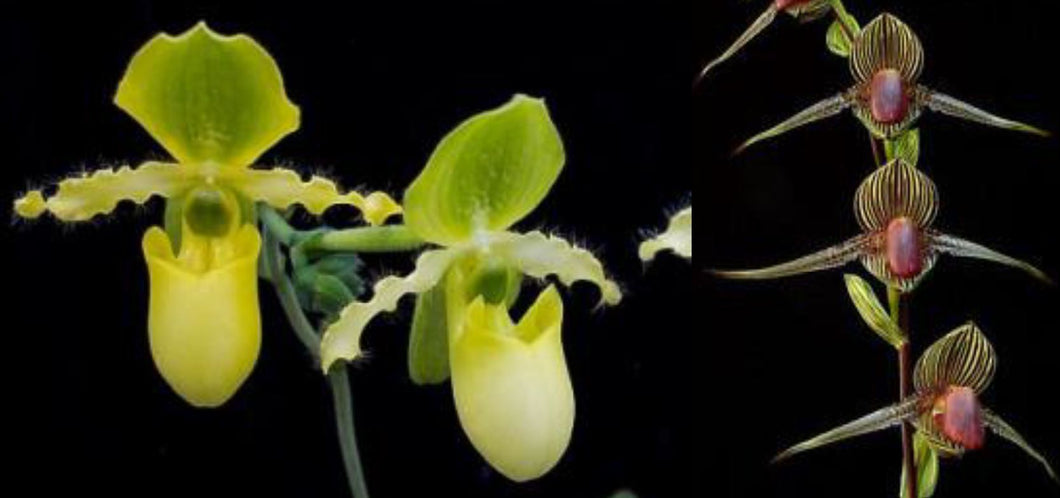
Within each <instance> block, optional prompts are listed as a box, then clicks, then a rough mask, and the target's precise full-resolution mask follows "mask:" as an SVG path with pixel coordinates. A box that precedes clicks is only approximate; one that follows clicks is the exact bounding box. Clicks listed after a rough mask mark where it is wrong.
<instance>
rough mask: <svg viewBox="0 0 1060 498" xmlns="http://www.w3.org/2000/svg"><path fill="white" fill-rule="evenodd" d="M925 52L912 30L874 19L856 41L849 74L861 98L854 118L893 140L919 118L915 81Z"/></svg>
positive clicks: (884, 17)
mask: <svg viewBox="0 0 1060 498" xmlns="http://www.w3.org/2000/svg"><path fill="white" fill-rule="evenodd" d="M923 68H924V48H923V46H921V44H920V40H919V39H917V36H916V34H915V33H913V30H911V29H909V27H908V26H906V25H905V24H904V23H903V22H902V21H900V20H898V18H896V17H894V16H892V15H890V14H882V15H880V16H879V17H877V18H876V19H874V20H873V21H872V22H871V23H869V25H868V26H865V29H863V30H862V31H861V33H860V34H859V35H858V36H857V38H856V39H855V40H854V45H853V48H852V49H851V56H850V71H851V73H853V75H854V79H855V80H857V85H856V86H855V88H856V89H857V90H856V92H855V93H857V94H858V95H859V96H860V99H859V102H858V103H859V105H858V106H856V107H855V110H854V114H855V115H856V116H857V117H858V118H859V119H861V121H862V122H864V123H865V125H866V126H867V127H868V128H869V129H870V130H872V132H873V133H874V134H875V135H877V136H881V137H883V138H892V137H894V136H896V135H897V134H899V133H901V132H902V131H904V130H905V129H906V128H908V127H909V125H910V124H912V122H913V121H915V120H916V119H917V117H919V115H920V106H919V105H916V104H917V103H916V102H915V100H916V96H917V95H918V94H917V92H916V80H917V79H918V78H919V77H920V73H921V71H923Z"/></svg>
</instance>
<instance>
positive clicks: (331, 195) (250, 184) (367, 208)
mask: <svg viewBox="0 0 1060 498" xmlns="http://www.w3.org/2000/svg"><path fill="white" fill-rule="evenodd" d="M224 174H226V172H223V173H222V175H224ZM227 174H228V175H229V176H227V177H223V178H224V181H225V182H227V183H228V184H229V185H232V186H233V187H234V188H236V189H238V190H239V191H240V192H242V193H243V195H245V196H247V197H249V198H251V199H252V200H255V201H264V202H266V203H267V204H269V205H270V206H273V207H276V208H279V209H284V208H286V207H288V206H291V205H292V204H301V205H303V206H305V208H306V210H308V211H309V212H310V213H313V214H320V213H323V212H324V211H325V210H326V209H327V208H329V207H331V206H336V205H349V206H354V207H356V208H357V209H360V210H361V212H362V213H364V219H365V220H366V221H368V223H369V224H372V225H379V224H381V223H383V222H384V221H386V219H387V218H388V217H390V216H392V215H395V214H398V213H401V206H400V205H398V203H396V202H394V200H393V199H391V198H390V196H389V195H387V194H385V193H383V192H372V193H371V194H369V195H368V196H362V195H361V194H359V193H357V192H355V191H352V190H351V191H349V192H346V193H340V192H339V189H338V187H337V186H336V185H335V182H333V181H331V180H328V179H327V178H321V177H319V176H313V177H311V178H309V180H308V181H302V178H301V176H299V175H298V173H296V172H294V171H291V170H289V169H284V168H274V169H270V170H257V169H247V170H237V171H232V172H227Z"/></svg>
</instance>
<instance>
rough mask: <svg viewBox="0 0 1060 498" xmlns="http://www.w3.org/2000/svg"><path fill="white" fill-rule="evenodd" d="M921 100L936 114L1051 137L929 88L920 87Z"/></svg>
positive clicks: (1036, 129) (1046, 132)
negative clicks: (939, 113)
mask: <svg viewBox="0 0 1060 498" xmlns="http://www.w3.org/2000/svg"><path fill="white" fill-rule="evenodd" d="M919 93H920V100H921V102H922V103H923V104H924V105H926V106H927V108H928V109H931V110H932V111H935V112H941V113H942V114H946V115H947V116H953V117H955V118H960V119H964V120H968V121H973V122H976V123H979V124H984V125H987V126H993V127H996V128H1004V129H1006V130H1013V131H1022V132H1024V133H1033V134H1035V135H1039V136H1043V137H1048V136H1050V135H1051V133H1049V132H1048V131H1045V130H1042V129H1039V128H1035V127H1033V126H1031V125H1028V124H1023V123H1020V122H1018V121H1012V120H1010V119H1005V118H1002V117H1000V116H995V115H993V114H990V113H989V112H986V111H984V110H982V109H980V108H978V107H975V106H973V105H971V104H967V103H964V102H961V101H960V100H957V99H955V98H953V97H950V96H949V95H945V94H942V93H939V92H936V91H933V90H928V89H927V88H924V87H920V91H919Z"/></svg>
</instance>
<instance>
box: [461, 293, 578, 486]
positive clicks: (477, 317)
mask: <svg viewBox="0 0 1060 498" xmlns="http://www.w3.org/2000/svg"><path fill="white" fill-rule="evenodd" d="M562 321H563V301H562V300H561V299H560V297H559V293H558V292H556V289H555V287H553V286H549V287H548V288H547V289H545V291H544V292H542V293H541V295H540V296H538V298H537V301H536V302H535V303H534V305H533V306H532V307H531V308H530V310H529V311H527V312H526V314H525V315H523V318H522V319H521V320H519V323H518V325H516V324H513V323H512V319H511V318H510V317H509V316H508V309H507V307H506V306H504V305H493V304H487V303H486V302H485V300H484V299H483V298H482V297H481V296H480V297H478V298H476V299H475V301H473V302H472V303H471V305H470V306H468V308H467V313H466V317H465V319H464V321H463V326H462V327H461V328H460V329H459V330H455V331H451V333H450V334H449V336H450V337H449V340H450V344H449V348H450V361H451V364H452V367H451V368H452V381H453V398H454V400H455V401H456V412H457V414H458V415H459V416H460V424H461V425H462V426H463V427H464V432H466V433H467V435H468V438H469V439H470V440H471V444H473V445H474V446H475V449H477V450H478V451H479V453H481V454H482V456H483V457H484V458H485V459H486V461H488V462H489V463H490V465H492V466H493V467H494V468H496V469H497V470H498V471H500V472H501V473H502V474H504V475H505V476H507V477H508V478H509V479H512V480H514V481H526V480H529V479H533V478H536V477H540V476H541V475H543V474H545V472H548V471H549V470H550V469H551V468H552V467H553V466H555V465H556V462H558V461H559V459H560V457H561V456H563V452H564V451H565V450H566V449H567V445H568V444H569V443H570V437H571V430H572V429H573V427H574V390H573V389H572V387H571V382H570V376H569V375H568V373H567V363H566V361H565V359H564V357H563V344H562V343H561V341H560V328H561V324H562Z"/></svg>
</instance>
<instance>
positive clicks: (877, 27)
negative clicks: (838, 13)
mask: <svg viewBox="0 0 1060 498" xmlns="http://www.w3.org/2000/svg"><path fill="white" fill-rule="evenodd" d="M923 69H924V49H923V47H922V46H921V45H920V39H919V38H917V36H916V33H914V32H913V30H911V29H909V27H908V26H906V25H905V23H903V22H902V21H900V20H898V18H897V17H894V16H892V15H891V14H881V15H880V16H879V17H877V18H876V19H874V20H873V21H872V22H871V23H869V24H868V26H865V29H863V30H862V31H861V33H859V34H858V35H857V36H856V37H855V39H854V43H853V45H852V49H851V53H850V72H851V73H852V74H853V76H854V80H855V83H854V86H853V87H851V88H850V89H848V90H846V91H844V92H842V93H840V94H839V95H836V96H835V97H832V98H829V99H827V100H823V101H821V102H818V103H817V104H814V105H813V106H810V107H809V108H807V109H806V110H804V111H802V112H799V113H798V114H796V115H794V116H792V117H791V118H789V119H788V120H786V121H784V122H782V123H780V124H778V125H776V126H774V127H773V128H770V129H769V130H766V131H764V132H762V133H759V134H758V135H755V136H754V137H751V139H749V140H747V141H746V142H744V143H743V145H741V146H740V147H739V149H737V152H739V151H742V150H743V149H746V148H747V147H750V146H751V145H753V144H755V143H758V142H760V141H762V140H765V139H768V138H772V137H775V136H777V135H780V134H783V133H786V132H788V131H791V130H793V129H795V128H798V127H800V126H802V125H805V124H809V123H812V122H814V121H818V120H821V119H824V118H827V117H831V116H834V115H836V114H838V113H839V112H841V111H843V110H844V109H847V108H850V107H852V108H853V111H854V115H855V116H857V117H858V119H860V120H861V122H862V123H863V124H864V125H865V127H866V128H868V130H869V132H871V133H872V134H873V135H874V136H876V137H878V138H882V139H893V138H895V137H896V136H898V135H899V134H900V133H902V132H904V131H905V130H907V129H908V128H909V127H910V125H912V124H913V123H914V122H916V120H917V118H919V117H920V114H921V113H922V112H923V110H924V109H925V108H927V109H930V110H932V111H936V112H941V113H943V114H947V115H950V116H954V117H958V118H961V119H966V120H969V121H975V122H977V123H980V124H985V125H988V126H996V127H998V128H1006V129H1010V130H1016V131H1022V132H1028V133H1034V134H1037V135H1042V136H1048V135H1049V133H1048V132H1046V131H1043V130H1040V129H1038V128H1035V127H1033V126H1030V125H1026V124H1023V123H1019V122H1016V121H1011V120H1008V119H1005V118H1001V117H998V116H994V115H993V114H990V113H988V112H986V111H983V110H982V109H979V108H976V107H974V106H972V105H969V104H966V103H964V102H961V101H960V100H957V99H955V98H953V97H950V96H948V95H945V94H942V93H939V92H936V91H934V90H932V89H930V88H928V87H925V86H923V85H920V84H918V83H917V81H918V80H919V78H920V73H921V71H922V70H923Z"/></svg>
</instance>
